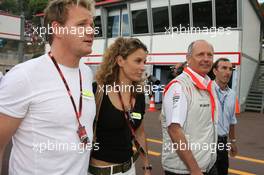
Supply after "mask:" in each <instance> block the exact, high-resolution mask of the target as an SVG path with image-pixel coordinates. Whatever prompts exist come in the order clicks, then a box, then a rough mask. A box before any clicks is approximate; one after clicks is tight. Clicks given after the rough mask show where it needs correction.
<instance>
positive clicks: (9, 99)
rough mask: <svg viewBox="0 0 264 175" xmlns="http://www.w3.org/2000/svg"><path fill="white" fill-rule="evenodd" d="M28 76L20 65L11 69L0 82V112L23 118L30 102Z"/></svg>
mask: <svg viewBox="0 0 264 175" xmlns="http://www.w3.org/2000/svg"><path fill="white" fill-rule="evenodd" d="M30 99H31V89H30V84H29V77H28V76H27V74H26V72H25V71H24V70H23V68H21V67H20V66H16V67H14V68H13V69H11V70H10V71H9V72H8V73H7V74H6V75H5V76H4V77H3V79H2V81H1V83H0V113H3V114H5V115H8V116H11V117H14V118H24V117H25V115H26V113H27V111H28V108H29V104H30Z"/></svg>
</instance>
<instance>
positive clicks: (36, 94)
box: [0, 0, 95, 175]
mask: <svg viewBox="0 0 264 175" xmlns="http://www.w3.org/2000/svg"><path fill="white" fill-rule="evenodd" d="M93 10H94V2H93V0H78V1H77V0H53V1H49V4H48V6H47V8H46V10H45V17H44V20H45V24H46V26H47V25H48V27H52V28H53V29H52V30H51V31H52V34H50V32H51V31H50V32H49V34H50V35H49V43H50V44H51V51H50V52H49V53H48V54H45V55H43V56H40V57H38V58H36V59H32V60H30V61H27V62H25V63H22V64H19V65H17V66H15V67H14V68H13V69H12V70H10V71H9V72H8V73H7V74H6V75H5V77H4V78H3V79H2V82H1V84H0V157H1V159H0V160H1V161H0V167H1V165H2V158H3V153H4V150H5V147H6V145H7V144H8V142H9V141H10V139H11V137H12V143H13V148H12V151H11V156H10V161H9V175H18V174H19V175H44V174H50V175H51V174H52V175H55V174H56V175H62V174H63V175H65V174H69V175H86V174H87V169H88V165H89V156H90V149H91V140H92V137H93V131H92V125H93V120H94V116H95V101H94V96H93V93H92V78H93V77H92V73H91V70H90V69H89V68H88V67H87V66H86V65H84V64H79V61H80V59H81V57H83V56H86V55H87V54H90V53H91V51H92V50H91V48H92V43H93V38H94V33H93V15H92V13H93ZM60 28H64V30H63V31H62V30H60ZM80 28H84V29H87V30H86V32H85V33H78V32H77V33H76V32H75V33H72V32H71V29H76V31H81V30H78V29H80ZM48 29H49V30H50V28H48ZM87 31H88V32H87ZM0 171H1V170H0ZM0 174H1V173H0Z"/></svg>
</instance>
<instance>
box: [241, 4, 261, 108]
mask: <svg viewBox="0 0 264 175" xmlns="http://www.w3.org/2000/svg"><path fill="white" fill-rule="evenodd" d="M242 2H243V11H242V15H243V16H242V20H243V24H242V28H243V30H242V50H241V52H242V53H243V54H246V55H247V56H249V57H251V59H253V60H256V61H258V60H259V52H260V25H261V23H260V20H259V18H258V16H257V14H256V12H255V10H254V9H253V7H252V5H251V4H250V2H249V1H248V0H247V1H242ZM253 60H250V59H249V58H247V57H245V56H242V58H241V66H240V72H241V74H240V93H239V94H240V95H239V97H240V104H244V103H245V100H246V97H247V95H248V92H249V90H250V86H251V83H252V81H253V78H254V76H255V72H256V69H257V65H258V63H257V62H256V61H253Z"/></svg>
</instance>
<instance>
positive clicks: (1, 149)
mask: <svg viewBox="0 0 264 175" xmlns="http://www.w3.org/2000/svg"><path fill="white" fill-rule="evenodd" d="M4 152H5V147H4V146H0V174H1V173H2V166H3V158H4Z"/></svg>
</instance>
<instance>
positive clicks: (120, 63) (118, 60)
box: [116, 55, 125, 67]
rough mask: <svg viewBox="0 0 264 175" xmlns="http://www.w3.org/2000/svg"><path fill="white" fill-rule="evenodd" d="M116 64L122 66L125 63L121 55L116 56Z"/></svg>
mask: <svg viewBox="0 0 264 175" xmlns="http://www.w3.org/2000/svg"><path fill="white" fill-rule="evenodd" d="M116 59H117V64H118V65H119V67H123V66H124V64H125V60H124V59H123V57H122V56H120V55H119V56H117V58H116Z"/></svg>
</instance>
